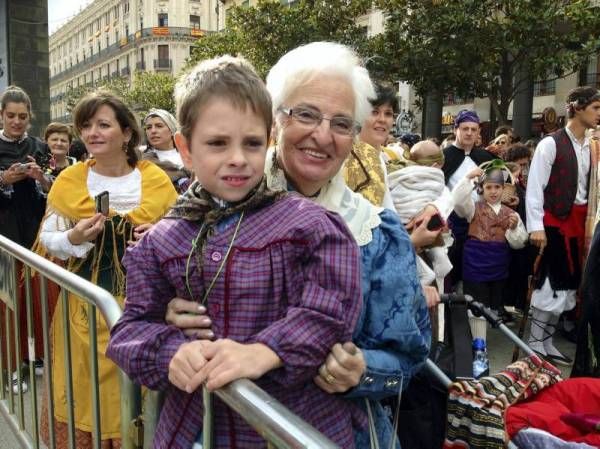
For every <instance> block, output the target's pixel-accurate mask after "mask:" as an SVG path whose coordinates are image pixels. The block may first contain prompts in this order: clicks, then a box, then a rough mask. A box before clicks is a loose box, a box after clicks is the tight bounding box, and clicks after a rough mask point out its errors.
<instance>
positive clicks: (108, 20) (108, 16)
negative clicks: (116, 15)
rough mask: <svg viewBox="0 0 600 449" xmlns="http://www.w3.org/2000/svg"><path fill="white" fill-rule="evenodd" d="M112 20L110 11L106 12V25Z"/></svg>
mask: <svg viewBox="0 0 600 449" xmlns="http://www.w3.org/2000/svg"><path fill="white" fill-rule="evenodd" d="M109 22H110V11H109V12H107V13H106V14H104V25H108V24H109Z"/></svg>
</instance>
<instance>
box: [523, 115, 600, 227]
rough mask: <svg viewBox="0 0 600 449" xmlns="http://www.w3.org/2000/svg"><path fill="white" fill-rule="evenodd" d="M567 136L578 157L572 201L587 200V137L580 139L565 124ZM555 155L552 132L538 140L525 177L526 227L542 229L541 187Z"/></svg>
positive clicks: (581, 201)
mask: <svg viewBox="0 0 600 449" xmlns="http://www.w3.org/2000/svg"><path fill="white" fill-rule="evenodd" d="M565 130H566V132H567V135H568V136H569V139H571V142H572V143H573V148H574V149H575V156H576V157H577V173H578V176H577V194H576V195H575V204H587V197H588V193H587V192H588V174H589V171H590V140H589V138H587V137H586V138H585V139H584V141H583V144H581V143H579V142H578V141H577V139H576V138H575V136H574V135H573V133H572V132H571V130H570V129H569V128H568V127H566V128H565ZM555 158H556V143H555V142H554V139H553V138H552V136H547V137H545V138H543V139H542V140H541V141H540V143H539V144H538V146H537V148H536V150H535V153H534V154H533V159H532V160H531V168H530V169H529V177H528V178H527V193H526V197H525V201H526V212H527V231H528V232H530V233H531V232H534V231H543V230H544V189H546V186H547V185H548V180H549V179H550V172H551V171H552V165H553V164H554V160H555Z"/></svg>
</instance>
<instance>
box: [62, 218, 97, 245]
mask: <svg viewBox="0 0 600 449" xmlns="http://www.w3.org/2000/svg"><path fill="white" fill-rule="evenodd" d="M105 220H106V217H105V216H104V215H102V214H101V213H97V214H96V215H94V216H92V217H90V218H84V219H82V220H79V221H78V222H77V224H76V225H75V227H73V228H72V229H71V230H70V231H68V233H67V238H68V239H69V242H71V244H73V245H81V244H82V243H84V242H92V241H94V240H95V239H96V237H98V235H99V234H100V233H101V232H102V230H103V229H104V221H105Z"/></svg>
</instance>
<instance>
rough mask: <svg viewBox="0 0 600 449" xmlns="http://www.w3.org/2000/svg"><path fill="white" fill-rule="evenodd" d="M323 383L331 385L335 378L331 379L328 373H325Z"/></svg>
mask: <svg viewBox="0 0 600 449" xmlns="http://www.w3.org/2000/svg"><path fill="white" fill-rule="evenodd" d="M325 382H327V383H328V384H332V383H334V382H335V377H333V376H332V375H331V374H330V373H327V374H325Z"/></svg>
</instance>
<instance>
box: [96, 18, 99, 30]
mask: <svg viewBox="0 0 600 449" xmlns="http://www.w3.org/2000/svg"><path fill="white" fill-rule="evenodd" d="M96 31H100V18H98V19H97V20H96Z"/></svg>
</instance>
